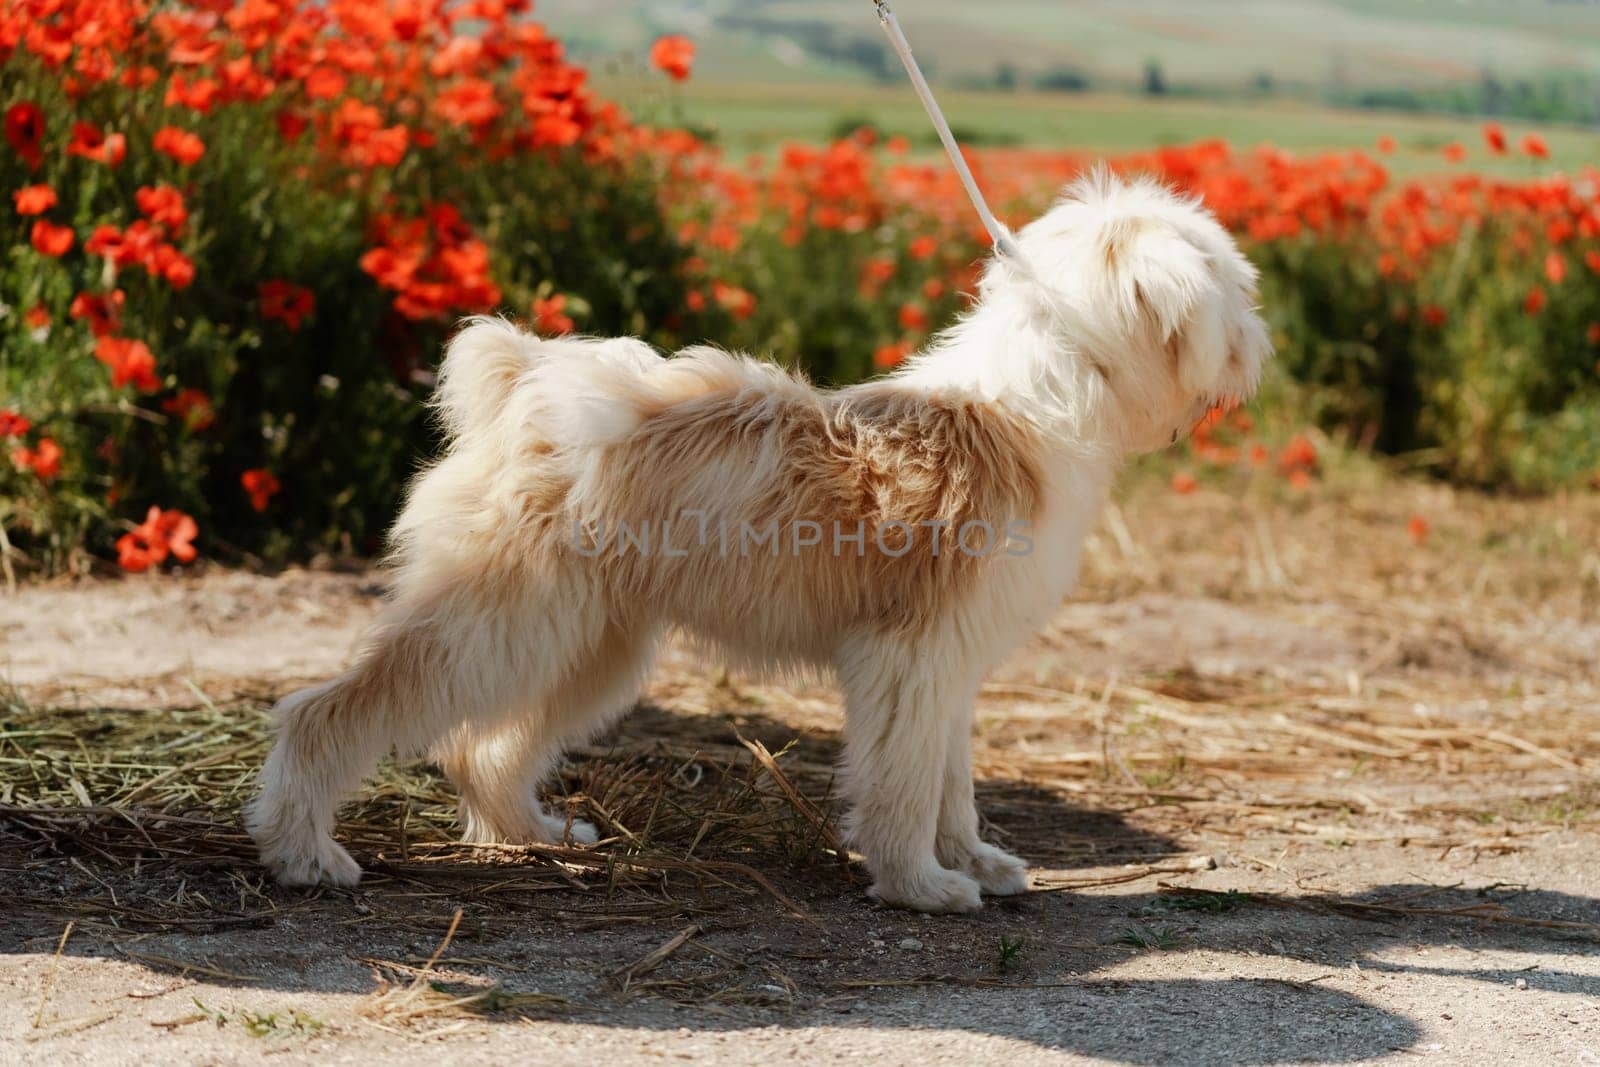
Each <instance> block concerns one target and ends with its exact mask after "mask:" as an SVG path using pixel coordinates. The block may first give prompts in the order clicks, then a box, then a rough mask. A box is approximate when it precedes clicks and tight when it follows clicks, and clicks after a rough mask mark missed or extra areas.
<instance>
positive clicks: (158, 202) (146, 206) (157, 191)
mask: <svg viewBox="0 0 1600 1067" xmlns="http://www.w3.org/2000/svg"><path fill="white" fill-rule="evenodd" d="M133 199H134V203H136V204H138V205H139V212H140V214H142V215H144V217H145V218H147V219H149V220H150V221H151V222H154V223H157V224H159V225H162V226H165V227H166V228H167V232H168V233H170V234H172V235H173V236H177V234H178V231H180V230H182V229H183V224H184V223H186V222H188V221H189V208H188V207H187V206H186V205H185V204H184V202H183V194H182V193H180V192H178V190H176V189H174V188H173V187H172V186H170V185H142V186H140V187H139V189H138V191H137V192H135V193H134V194H133Z"/></svg>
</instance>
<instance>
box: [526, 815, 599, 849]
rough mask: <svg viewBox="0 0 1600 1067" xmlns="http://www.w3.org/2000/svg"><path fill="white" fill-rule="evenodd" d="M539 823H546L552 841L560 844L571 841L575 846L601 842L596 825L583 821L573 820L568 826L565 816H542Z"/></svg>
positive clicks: (545, 826)
mask: <svg viewBox="0 0 1600 1067" xmlns="http://www.w3.org/2000/svg"><path fill="white" fill-rule="evenodd" d="M539 821H540V822H542V823H544V828H545V830H546V831H547V832H548V833H549V834H550V840H551V841H554V842H556V843H558V844H559V843H560V842H562V841H571V842H572V843H573V844H575V845H592V844H594V843H595V842H596V841H598V840H600V832H599V831H598V830H596V829H595V828H594V823H592V822H587V821H586V820H583V819H573V820H572V823H571V824H570V825H568V823H567V820H566V818H565V817H564V816H561V815H541V816H540V817H539Z"/></svg>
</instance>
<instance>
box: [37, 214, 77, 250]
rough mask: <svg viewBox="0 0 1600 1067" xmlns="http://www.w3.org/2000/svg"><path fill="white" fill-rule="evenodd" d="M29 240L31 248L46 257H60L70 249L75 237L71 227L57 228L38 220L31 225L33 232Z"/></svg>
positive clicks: (54, 225)
mask: <svg viewBox="0 0 1600 1067" xmlns="http://www.w3.org/2000/svg"><path fill="white" fill-rule="evenodd" d="M29 239H30V240H31V241H32V242H33V247H34V248H35V249H37V250H38V251H39V252H40V253H41V254H43V255H46V256H62V255H66V253H67V251H68V250H69V249H71V248H72V242H73V241H74V240H76V236H75V235H74V234H73V232H72V227H71V226H57V225H56V224H55V223H53V222H46V221H45V220H44V219H40V220H38V221H37V222H35V223H34V224H33V232H32V234H30V237H29Z"/></svg>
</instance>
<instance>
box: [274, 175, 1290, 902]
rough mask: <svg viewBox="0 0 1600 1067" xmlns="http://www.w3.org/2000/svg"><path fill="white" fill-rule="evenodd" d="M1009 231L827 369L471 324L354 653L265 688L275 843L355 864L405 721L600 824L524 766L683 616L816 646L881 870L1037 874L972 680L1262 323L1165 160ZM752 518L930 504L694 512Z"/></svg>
mask: <svg viewBox="0 0 1600 1067" xmlns="http://www.w3.org/2000/svg"><path fill="white" fill-rule="evenodd" d="M1018 238H1019V240H1020V242H1021V246H1022V249H1023V251H1024V253H1025V254H1026V259H1027V263H1028V268H1027V269H1028V270H1029V271H1030V272H1031V276H1027V277H1024V276H1022V275H1021V273H1020V271H1021V268H1019V267H1017V266H1015V265H1011V264H1008V263H1005V262H1003V261H1002V262H991V263H990V264H989V265H988V267H987V269H986V271H985V273H984V276H983V281H982V285H981V293H980V298H979V300H978V302H977V304H976V306H975V308H974V309H973V310H972V312H971V313H970V314H968V315H967V316H966V317H965V318H964V319H963V320H962V321H961V322H960V323H959V324H958V325H956V326H955V327H953V328H952V329H950V330H948V331H946V332H945V333H943V334H941V335H940V336H938V337H937V338H935V339H934V341H933V342H932V343H931V344H930V345H929V346H928V347H927V348H926V350H924V351H922V352H921V353H919V354H917V355H916V356H915V357H913V358H912V359H911V360H910V361H908V363H907V365H906V366H904V367H903V368H902V369H900V370H899V371H898V372H896V373H894V374H893V375H890V376H889V377H887V378H885V379H881V380H878V381H874V382H870V383H867V384H864V385H860V386H855V387H852V388H848V389H842V390H838V391H832V392H828V391H821V390H817V389H814V388H813V387H811V386H810V385H808V384H807V383H806V382H804V381H803V380H801V379H799V378H797V377H794V376H793V375H790V374H788V373H786V372H785V371H783V370H781V369H779V368H777V367H775V366H772V365H770V364H767V363H762V362H758V361H755V360H751V359H748V358H745V357H742V356H735V355H730V354H727V353H725V352H720V351H716V350H713V349H708V348H695V349H690V350H688V351H685V352H682V353H680V354H679V355H677V356H676V357H675V358H672V359H666V358H663V357H662V356H660V355H659V354H658V353H657V352H655V351H654V350H653V349H651V348H650V347H649V346H648V345H645V344H643V343H642V342H639V341H634V340H626V339H619V340H589V339H564V340H540V339H538V338H536V337H533V336H530V335H528V334H525V333H523V332H521V331H519V330H517V329H516V328H514V327H512V326H511V325H509V324H507V323H505V322H503V321H499V320H494V319H477V320H473V321H471V322H469V323H468V324H466V325H465V327H464V328H463V329H462V330H461V332H460V333H459V334H458V335H457V336H456V337H455V339H454V340H453V341H452V342H451V344H450V346H449V350H448V352H447V353H446V356H445V360H444V364H443V369H442V373H441V379H440V384H439V389H438V396H437V405H438V408H439V411H440V414H441V417H442V419H443V422H444V424H445V426H446V428H447V430H448V432H449V435H450V438H451V444H450V447H449V449H448V451H447V453H446V454H445V456H444V457H443V458H442V459H441V460H440V461H439V462H438V463H437V464H435V465H434V466H433V467H432V468H430V469H429V470H427V471H425V472H424V473H422V474H421V475H419V476H418V477H417V479H416V481H415V483H414V484H413V485H412V487H411V493H410V497H409V501H408V503H407V506H406V508H405V511H404V513H403V514H402V515H401V517H400V519H399V521H398V523H397V524H396V527H395V530H394V532H393V560H392V562H393V582H392V592H391V594H390V601H389V605H388V609H387V612H386V614H385V616H384V618H383V621H382V622H381V624H380V625H379V626H378V627H377V628H376V629H375V631H374V632H373V633H372V635H371V636H370V638H369V640H368V641H367V643H366V646H365V648H364V650H363V651H362V653H361V654H360V656H359V658H358V659H357V661H356V663H355V664H354V665H353V666H352V667H351V668H350V669H349V670H348V671H347V672H346V673H345V674H343V675H342V676H340V677H338V678H336V679H334V680H332V681H330V682H328V683H326V684H324V685H320V686H317V687H315V688H312V689H307V690H303V691H301V692H298V693H294V694H292V695H290V696H288V697H286V698H285V699H284V700H283V701H282V702H281V703H280V704H279V706H278V708H277V721H278V731H279V732H278V740H277V744H276V747H275V748H274V749H273V751H272V753H271V755H270V756H269V758H268V760H267V762H266V764H265V766H264V767H263V768H262V771H261V776H260V781H261V792H260V794H259V796H258V797H257V798H256V799H255V800H254V801H253V802H252V804H251V806H250V809H249V811H248V813H247V823H248V826H249V829H250V832H251V833H252V834H253V835H254V837H255V839H256V841H257V842H258V843H259V845H260V848H261V855H262V858H263V860H264V861H265V862H266V863H267V864H268V865H269V866H270V867H271V868H272V869H273V870H274V871H275V872H276V873H277V875H278V876H279V878H280V879H282V880H283V881H285V882H288V883H296V884H299V883H314V882H318V881H328V882H334V883H338V884H346V885H348V884H351V883H354V882H355V881H356V880H357V878H358V877H359V876H360V869H359V868H358V867H357V865H356V863H355V861H354V860H352V859H351V857H350V855H349V854H348V853H347V852H346V851H345V850H344V849H343V848H342V847H341V846H340V845H338V844H337V843H336V842H335V841H334V838H333V829H334V815H335V809H336V808H337V806H338V804H339V802H340V801H341V799H342V798H343V797H345V796H346V795H347V794H348V793H350V792H351V791H352V790H353V789H355V788H356V787H357V786H359V785H360V783H361V780H362V778H363V777H364V776H365V775H366V774H367V773H368V772H369V771H370V770H371V769H372V768H373V766H374V764H375V763H376V761H377V760H378V759H379V758H380V757H381V756H382V755H383V754H384V753H385V752H387V751H389V750H391V749H398V750H399V751H401V752H403V753H424V752H426V753H430V754H432V756H433V757H434V758H435V759H436V760H437V761H438V762H439V764H440V765H441V766H442V767H443V768H444V769H445V770H446V772H447V773H448V774H449V775H450V776H451V778H453V779H454V780H455V782H456V784H457V786H458V788H459V790H460V797H461V823H462V826H463V829H464V836H465V838H466V840H468V841H475V842H491V841H510V842H533V841H554V840H558V839H560V838H561V837H562V836H563V835H564V834H570V836H571V837H572V838H574V839H576V840H578V841H582V842H589V841H592V840H593V838H594V830H593V828H592V827H590V826H589V825H588V824H585V823H573V824H571V825H570V826H568V825H566V824H565V822H564V820H562V819H559V818H556V817H553V816H551V815H548V814H546V813H545V811H544V810H543V808H542V807H541V804H540V800H539V788H540V785H541V782H542V781H543V779H544V778H545V776H546V775H547V774H548V773H549V771H550V770H551V768H552V766H553V765H554V763H555V761H556V760H557V759H558V758H559V756H560V754H561V752H562V750H563V748H564V747H566V746H569V745H571V744H573V743H574V742H577V741H579V740H581V739H583V738H585V737H587V736H589V735H592V734H594V733H595V732H596V731H598V730H600V729H602V728H604V727H605V726H606V725H607V724H608V723H610V722H612V721H613V720H614V719H615V718H616V717H617V716H619V715H621V714H622V713H623V712H625V711H626V710H627V709H628V708H629V707H631V706H632V704H633V701H634V699H635V698H636V696H637V694H638V691H639V689H640V687H641V686H642V684H643V682H644V680H645V677H646V673H647V671H648V670H649V666H650V663H651V659H652V656H653V653H654V652H655V650H656V648H657V645H658V643H659V642H660V640H661V639H662V637H663V635H664V634H666V633H667V632H669V631H672V630H679V631H682V632H685V633H686V634H688V635H689V636H690V637H692V638H694V639H695V640H697V641H699V642H701V643H703V644H705V645H708V646H711V647H714V648H716V649H718V650H719V651H720V652H721V653H722V654H723V655H725V656H727V657H730V658H731V659H732V660H734V661H736V662H738V663H740V664H742V665H745V666H747V667H749V668H751V669H763V670H779V671H783V670H789V669H795V668H813V667H821V668H827V669H831V670H832V671H833V672H834V674H835V675H836V677H837V679H838V682H839V685H840V687H841V688H842V690H843V692H844V697H845V704H846V722H845V758H844V767H843V772H844V773H843V782H844V792H845V794H846V797H847V799H848V801H849V803H850V811H849V814H848V816H847V827H846V828H847V830H848V832H849V837H850V840H851V841H852V842H853V843H854V844H855V846H856V847H857V848H859V849H860V851H861V852H862V853H863V854H864V855H865V857H866V861H867V863H868V865H869V866H870V868H871V870H872V872H873V875H874V878H875V882H874V885H873V890H872V891H873V893H874V894H875V895H876V896H877V897H879V898H881V899H882V900H884V901H886V902H889V903H893V904H898V905H903V906H905V907H910V908H916V909H919V910H923V911H972V910H974V909H976V908H978V907H979V898H980V894H981V893H992V894H1007V893H1018V892H1021V891H1023V890H1024V889H1025V888H1026V887H1027V872H1026V869H1025V867H1024V865H1023V862H1022V861H1021V860H1019V859H1017V858H1016V857H1014V856H1010V855H1008V854H1006V853H1004V852H1002V851H1000V850H999V849H997V848H995V847H994V846H992V845H989V844H986V843H985V842H983V841H982V840H980V838H979V836H978V818H977V813H976V810H975V808H974V804H973V791H972V774H971V767H970V731H971V728H972V714H973V702H974V699H975V696H976V693H977V690H978V687H979V685H980V683H981V681H982V679H983V677H984V675H985V673H986V672H987V671H988V670H989V669H990V668H992V667H993V666H994V664H995V663H996V662H997V661H998V660H999V659H1000V658H1001V657H1002V656H1004V655H1005V654H1006V653H1007V652H1009V651H1010V650H1012V649H1013V648H1015V647H1016V646H1017V644H1019V643H1020V642H1021V641H1023V640H1024V639H1026V638H1027V636H1028V635H1029V634H1030V633H1032V632H1033V631H1034V629H1035V628H1036V627H1038V626H1039V625H1040V623H1041V622H1043V621H1044V620H1045V619H1046V618H1047V617H1048V616H1049V615H1050V613H1051V612H1052V611H1053V610H1054V609H1055V608H1056V607H1057V605H1058V604H1059V603H1060V601H1061V598H1062V597H1063V596H1065V595H1066V594H1067V593H1068V592H1069V591H1070V590H1071V588H1072V586H1073V583H1074V581H1075V579H1076V574H1077V569H1078V557H1079V549H1080V546H1081V544H1082V542H1083V539H1084V537H1085V535H1086V534H1087V532H1088V531H1089V529H1090V527H1091V526H1092V525H1093V524H1094V522H1095V521H1096V514H1097V512H1098V509H1099V507H1100V504H1101V502H1102V500H1103V499H1104V497H1105V494H1106V491H1107V489H1108V487H1109V486H1110V484H1111V481H1112V478H1113V476H1114V475H1115V473H1116V471H1117V469H1118V467H1119V465H1120V464H1121V463H1122V461H1123V459H1124V457H1126V456H1127V455H1129V454H1131V453H1134V452H1138V451H1144V450H1149V449H1154V448H1159V447H1161V446H1163V445H1165V444H1167V443H1168V442H1169V441H1172V440H1174V439H1175V438H1176V437H1177V435H1179V434H1181V433H1183V432H1185V431H1187V429H1188V428H1189V427H1190V426H1191V425H1193V423H1194V422H1195V421H1196V420H1197V419H1198V418H1199V416H1200V415H1202V414H1203V413H1204V412H1205V411H1206V410H1207V409H1208V408H1209V407H1210V406H1211V405H1212V404H1214V403H1216V402H1218V401H1223V400H1228V399H1232V400H1239V399H1242V398H1244V397H1245V396H1247V395H1248V394H1250V393H1251V391H1252V390H1253V389H1254V388H1255V385H1256V381H1257V379H1258V377H1259V374H1260V371H1261V368H1262V364H1263V362H1264V361H1265V360H1266V359H1267V358H1268V356H1269V354H1270V353H1269V344H1268V340H1267V336H1266V332H1265V330H1264V328H1263V326H1262V323H1261V321H1260V319H1259V318H1258V317H1257V315H1256V313H1255V311H1254V309H1253V306H1252V305H1253V300H1254V298H1255V288H1254V280H1255V272H1254V270H1253V269H1252V268H1251V267H1250V265H1249V264H1248V263H1247V262H1246V261H1245V260H1244V258H1243V257H1242V256H1241V255H1240V254H1239V253H1238V251H1237V250H1236V249H1235V247H1234V245H1233V242H1232V241H1231V239H1230V238H1229V237H1228V235H1227V234H1226V233H1225V232H1224V231H1223V230H1222V229H1221V227H1219V226H1218V225H1217V224H1216V222H1215V221H1214V220H1213V219H1212V218H1211V217H1210V215H1208V214H1207V213H1206V212H1205V211H1204V210H1202V209H1201V208H1200V207H1199V206H1198V205H1196V204H1195V203H1193V202H1191V201H1187V200H1183V199H1180V198H1178V197H1176V196H1175V195H1173V194H1172V193H1170V192H1169V191H1167V190H1166V189H1164V188H1162V187H1160V186H1158V185H1155V184H1152V183H1148V182H1135V183H1126V182H1123V181H1121V180H1118V179H1113V178H1110V177H1107V176H1105V175H1097V176H1095V177H1093V178H1090V179H1087V180H1085V181H1083V182H1081V183H1079V184H1078V185H1076V186H1074V187H1073V188H1071V189H1069V190H1068V191H1067V193H1066V194H1065V195H1064V197H1063V198H1062V200H1061V201H1060V202H1059V203H1058V204H1057V205H1056V206H1055V207H1053V208H1052V209H1051V210H1050V211H1049V212H1048V213H1047V214H1045V215H1044V216H1043V217H1041V218H1040V219H1038V220H1037V221H1035V222H1034V223H1032V224H1031V225H1029V226H1028V227H1026V228H1025V229H1023V230H1022V231H1021V233H1020V234H1019V235H1018ZM624 522H626V523H632V524H634V526H635V527H636V528H637V527H639V526H648V525H650V524H654V525H655V528H656V530H657V535H656V536H657V538H658V541H657V544H656V545H655V546H654V551H651V552H646V551H642V550H640V549H639V548H638V546H633V550H631V551H629V550H622V549H621V548H620V547H619V546H618V545H612V546H610V548H604V546H603V545H602V543H601V541H600V540H599V539H598V538H596V539H595V540H594V541H593V542H592V543H588V544H587V547H586V543H585V542H584V541H583V540H582V539H581V538H579V537H578V536H577V535H576V533H575V530H576V528H578V527H581V528H582V529H585V530H589V531H591V532H593V531H604V530H607V529H616V528H617V524H619V523H624ZM769 522H771V523H775V524H776V525H777V528H778V529H779V530H780V532H782V531H788V530H790V529H791V528H793V529H799V528H800V527H802V526H804V524H806V523H807V522H815V523H816V524H818V525H819V527H821V528H822V529H823V530H824V531H825V533H831V532H832V530H831V524H833V523H839V525H840V529H842V530H844V531H845V532H846V534H847V535H848V534H850V533H853V532H855V531H856V530H858V529H865V530H868V531H872V530H875V529H879V528H881V527H882V526H883V524H885V523H895V522H901V523H905V524H906V525H907V526H908V527H910V528H911V529H913V530H914V531H923V530H926V531H927V532H928V535H929V536H925V537H922V538H919V539H918V541H917V543H916V544H915V546H914V547H913V548H912V549H911V550H910V551H907V552H905V553H903V554H900V555H893V554H890V553H888V552H884V551H880V550H879V546H878V545H877V544H874V543H873V542H872V541H871V540H869V541H868V542H867V543H866V544H865V546H864V551H858V550H857V548H856V546H855V544H854V543H853V542H850V541H848V540H847V541H845V542H844V543H843V550H842V551H835V549H837V548H838V547H839V542H837V541H832V542H830V540H829V539H828V537H826V536H825V537H824V539H823V543H822V544H821V545H819V546H815V547H811V546H807V547H806V548H805V549H804V550H802V549H801V548H799V547H795V548H794V549H793V551H790V548H791V546H790V545H789V543H788V541H787V540H786V541H785V543H784V545H783V548H784V550H783V551H782V552H780V553H778V554H777V555H773V554H771V553H770V552H769V551H768V550H767V549H766V548H765V547H763V546H759V545H758V547H757V549H756V550H755V551H753V552H752V551H747V550H746V551H741V546H740V545H739V544H733V545H729V546H723V545H719V544H718V540H717V535H716V534H715V533H708V532H707V531H716V530H719V529H732V530H738V529H740V525H739V524H750V525H751V526H753V527H754V528H760V527H762V526H764V525H765V524H767V523H769ZM940 522H948V523H950V526H949V528H948V530H947V533H946V536H947V537H948V536H952V535H953V531H955V530H956V529H960V528H964V527H965V526H966V525H967V524H976V523H984V524H989V525H990V526H991V527H994V528H998V529H1005V528H1006V527H1007V525H1008V524H1011V523H1022V524H1024V529H1025V530H1026V532H1027V540H1028V542H1029V543H1030V550H1029V551H1026V552H1023V551H1017V552H1011V551H996V552H991V553H989V554H984V555H977V554H968V553H966V552H963V551H951V550H950V547H949V546H950V543H949V542H948V541H947V542H946V551H945V552H943V553H942V554H935V553H933V552H932V550H931V544H930V543H929V538H930V537H931V533H932V531H933V529H934V528H935V525H936V524H938V523H940ZM667 523H672V524H674V527H675V532H674V533H673V534H671V535H670V537H668V538H667V539H666V540H667V541H668V542H670V544H669V545H663V544H662V543H661V541H660V530H661V528H662V526H663V524H667ZM796 524H799V526H797V525H796ZM919 524H921V525H919ZM930 524H932V525H930ZM972 528H973V529H978V528H979V527H977V526H973V527H972ZM702 535H703V536H702ZM784 536H787V535H786V534H784ZM807 536H809V534H808V535H807ZM870 536H871V535H870V534H869V538H870ZM801 539H802V538H801V535H800V534H799V533H796V534H794V537H793V540H795V541H796V542H798V541H799V540H801ZM702 540H703V541H704V543H701V541H702ZM889 540H890V542H891V547H897V546H898V542H897V541H895V539H894V538H893V537H891V538H890V539H889ZM746 547H747V546H746ZM671 548H675V550H676V552H678V553H681V554H674V552H673V551H671V550H664V549H671ZM595 549H600V550H598V551H596V550H595Z"/></svg>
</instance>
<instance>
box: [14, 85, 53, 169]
mask: <svg viewBox="0 0 1600 1067" xmlns="http://www.w3.org/2000/svg"><path fill="white" fill-rule="evenodd" d="M6 141H7V142H8V143H9V144H10V145H11V150H12V151H14V152H16V154H17V155H19V156H21V157H22V158H23V160H24V161H25V162H26V163H27V164H28V168H29V169H30V170H38V169H39V164H40V163H41V162H43V160H44V153H43V152H42V151H41V145H43V143H44V111H43V110H42V109H40V107H39V105H38V104H35V103H34V102H33V101H31V100H24V101H22V102H21V103H19V104H12V105H11V106H10V107H8V108H6Z"/></svg>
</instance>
